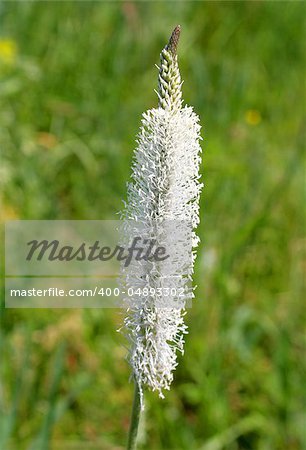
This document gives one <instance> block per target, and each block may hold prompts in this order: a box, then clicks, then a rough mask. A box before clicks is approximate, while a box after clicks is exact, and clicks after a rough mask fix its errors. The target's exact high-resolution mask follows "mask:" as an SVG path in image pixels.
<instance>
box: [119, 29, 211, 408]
mask: <svg viewBox="0 0 306 450" xmlns="http://www.w3.org/2000/svg"><path fill="white" fill-rule="evenodd" d="M179 37H180V26H179V25H178V26H177V27H176V28H175V29H174V31H173V33H172V35H171V37H170V40H169V43H168V44H167V45H166V46H165V47H164V49H163V50H162V52H161V55H160V58H161V60H160V67H159V75H158V92H157V95H158V100H159V104H158V107H157V108H154V109H151V110H149V111H146V112H145V113H144V114H143V117H142V126H141V129H140V132H139V134H138V139H137V144H138V145H137V148H136V150H135V152H134V157H133V164H132V176H131V181H130V182H129V183H128V187H127V202H126V203H125V208H124V211H123V218H124V222H125V223H131V222H133V223H141V224H142V226H143V227H144V228H145V229H146V230H151V231H152V229H153V228H154V225H153V224H154V223H156V222H158V221H174V223H181V221H188V223H190V224H191V226H190V228H189V236H187V237H188V238H190V242H191V245H190V256H191V257H190V259H188V264H182V260H183V259H184V257H185V256H186V245H184V242H183V241H182V240H180V239H177V240H175V242H173V239H172V240H171V236H170V238H169V239H168V248H170V249H171V252H170V253H171V255H172V266H171V269H172V271H171V274H170V275H169V270H168V271H167V270H165V269H163V267H161V264H158V263H154V262H151V263H150V264H148V263H140V262H138V263H137V264H134V265H133V264H131V265H130V266H129V267H125V268H123V269H122V278H121V280H122V284H123V285H124V286H125V288H126V289H128V288H129V287H132V288H133V289H135V290H136V289H138V288H139V289H140V291H138V296H137V298H136V296H135V298H132V299H131V297H129V299H126V300H128V302H129V303H128V307H127V313H126V316H125V320H124V326H123V328H124V332H125V334H126V336H127V338H128V340H129V354H128V360H129V363H130V365H131V367H132V376H133V378H134V380H135V382H136V383H137V384H138V388H139V391H140V395H141V405H142V408H144V402H143V389H144V387H147V388H149V389H151V390H152V391H157V392H158V394H159V396H160V397H161V398H164V390H169V389H170V385H171V383H172V381H173V372H174V370H175V368H176V367H177V364H178V363H177V356H178V352H181V353H183V350H184V348H183V347H184V335H185V334H186V333H187V326H186V325H185V323H184V316H185V313H186V302H187V300H190V299H192V298H193V297H194V294H193V288H192V286H191V287H190V281H191V279H192V274H193V265H194V260H195V257H196V250H195V248H196V247H197V245H198V242H199V239H198V237H197V236H196V233H195V228H196V227H197V225H198V224H199V196H200V191H201V188H202V184H201V183H200V181H199V179H200V174H199V168H200V163H201V156H200V155H201V147H200V140H201V137H200V128H201V127H200V125H199V117H198V116H197V115H196V114H195V113H194V112H193V109H192V108H191V107H190V106H183V100H182V81H181V76H180V72H179V67H178V61H177V46H178V41H179ZM126 233H127V234H130V235H131V226H130V225H129V226H128V225H126ZM135 233H136V232H135ZM151 234H152V233H151ZM170 234H172V233H170ZM168 237H169V236H168ZM185 244H186V243H185ZM187 247H188V246H187ZM185 260H186V258H185ZM168 269H169V267H168ZM174 274H175V276H173V275H174ZM165 286H168V287H169V286H170V287H171V288H175V289H176V290H179V289H183V290H184V293H185V297H184V299H183V301H180V302H179V303H178V306H174V305H173V302H172V303H171V305H170V303H169V305H170V306H168V307H165V306H164V305H163V307H160V300H161V298H160V296H158V295H157V294H156V292H158V288H163V287H165ZM145 288H146V289H147V290H146V289H145ZM139 292H140V293H143V294H142V295H140V298H139ZM160 292H163V291H160ZM146 294H148V295H146ZM134 300H135V301H134ZM139 300H141V301H139ZM164 300H166V299H164ZM167 301H168V300H167Z"/></svg>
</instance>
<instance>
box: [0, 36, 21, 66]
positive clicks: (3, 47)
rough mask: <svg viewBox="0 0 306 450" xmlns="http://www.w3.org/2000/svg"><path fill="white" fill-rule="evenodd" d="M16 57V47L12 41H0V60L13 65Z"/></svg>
mask: <svg viewBox="0 0 306 450" xmlns="http://www.w3.org/2000/svg"><path fill="white" fill-rule="evenodd" d="M16 55H17V45H16V42H15V41H13V40H12V39H0V60H2V61H3V62H4V63H6V64H13V63H14V61H15V59H16Z"/></svg>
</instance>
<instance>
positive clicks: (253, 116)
mask: <svg viewBox="0 0 306 450" xmlns="http://www.w3.org/2000/svg"><path fill="white" fill-rule="evenodd" d="M245 121H246V123H248V124H249V125H258V124H259V123H260V122H261V114H260V112H259V111H257V110H256V109H248V110H247V112H246V113H245Z"/></svg>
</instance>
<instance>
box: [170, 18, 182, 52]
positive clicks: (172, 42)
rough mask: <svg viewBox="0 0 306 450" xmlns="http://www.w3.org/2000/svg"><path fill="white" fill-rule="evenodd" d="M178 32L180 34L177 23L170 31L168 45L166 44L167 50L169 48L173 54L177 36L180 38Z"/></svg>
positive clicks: (177, 39)
mask: <svg viewBox="0 0 306 450" xmlns="http://www.w3.org/2000/svg"><path fill="white" fill-rule="evenodd" d="M180 34H181V26H180V25H177V26H176V27H175V28H174V30H173V31H172V34H171V36H170V39H169V42H168V45H167V50H169V51H170V52H171V53H172V55H173V56H175V55H176V50H177V45H178V42H179V38H180Z"/></svg>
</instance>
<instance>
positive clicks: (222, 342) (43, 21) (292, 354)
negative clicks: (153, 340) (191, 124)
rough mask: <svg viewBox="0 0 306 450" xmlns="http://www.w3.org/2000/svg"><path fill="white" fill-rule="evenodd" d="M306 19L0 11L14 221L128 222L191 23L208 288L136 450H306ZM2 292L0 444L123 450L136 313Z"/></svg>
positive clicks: (253, 8) (10, 7) (187, 5)
mask: <svg viewBox="0 0 306 450" xmlns="http://www.w3.org/2000/svg"><path fill="white" fill-rule="evenodd" d="M305 13H306V7H305V3H304V2H290V1H289V2H275V1H271V2H265V1H263V2H253V1H245V2H230V1H229V2H215V1H213V2H202V1H177V2H172V1H152V2H149V1H139V2H138V1H135V2H133V1H130V2H123V1H122V2H121V1H109V2H107V1H105V2H104V1H97V2H92V1H84V2H83V1H80V2H72V1H71V2H48V1H40V2H38V1H37V2H35V1H34V2H30V1H24V2H9V1H8V2H1V3H0V125H1V126H0V150H1V166H0V188H1V222H2V224H3V223H4V222H5V221H7V220H14V219H55V220H56V219H75V220H87V219H99V220H100V219H102V220H103V219H117V212H118V211H120V210H121V209H122V206H123V203H122V200H123V199H124V198H125V195H126V182H127V181H128V179H129V176H130V165H131V159H132V152H133V149H134V147H135V137H136V134H137V132H138V129H139V125H140V120H141V114H142V112H143V111H145V110H147V109H149V108H151V107H155V106H156V105H157V96H156V94H155V92H154V89H155V88H156V87H157V73H158V72H157V69H156V68H155V66H154V65H155V64H158V63H159V53H160V51H161V49H162V48H163V46H164V45H165V44H166V42H167V40H168V38H169V35H170V33H171V31H172V29H173V28H174V26H175V25H176V24H180V25H181V27H182V34H181V41H180V44H179V49H178V54H179V64H180V70H181V75H182V78H183V79H184V80H185V81H184V84H183V93H184V99H185V102H186V103H187V104H190V105H193V106H194V109H195V111H196V112H197V113H198V114H199V116H200V118H201V124H202V136H203V141H202V147H203V164H202V174H203V177H202V179H203V182H204V184H205V187H204V189H203V193H202V196H201V224H200V226H199V228H198V234H199V236H200V238H201V244H200V247H199V251H198V258H197V261H196V268H195V277H194V283H195V284H196V285H197V289H196V298H195V300H194V302H193V305H192V308H191V309H189V310H188V312H187V315H186V322H187V324H188V327H189V334H188V335H187V336H186V345H185V355H184V356H183V357H180V358H179V366H178V368H177V370H176V372H175V378H174V382H173V385H172V389H171V391H169V392H167V394H166V398H165V399H164V400H162V399H159V398H158V396H157V395H156V394H155V393H150V392H148V393H146V400H147V407H146V411H145V415H144V418H143V424H142V430H141V435H140V444H139V449H148V450H303V449H306V435H305V430H306V425H305V424H306V411H305V404H306V396H305V376H306V347H305V331H306V330H305V323H306V314H305V304H304V299H305V298H306V296H305V267H306V235H305V225H306V223H305V151H304V150H305V55H306V51H305V50H306V48H305V42H306V39H305V38H306V35H305V29H306V27H305V24H306V23H305V22H306V21H305V17H306V15H305ZM1 245H2V244H1ZM2 249H3V245H2ZM3 270H4V269H3ZM2 292H4V290H3V291H2ZM1 298H2V305H3V306H2V308H1V310H0V313H1V316H0V317H1V322H0V357H1V363H0V450H83V449H84V450H120V449H122V450H123V449H124V448H125V443H126V438H127V432H128V428H129V420H130V412H131V405H132V397H133V384H132V383H131V382H129V377H130V368H129V366H128V364H127V362H126V360H125V356H126V349H125V347H124V346H125V344H126V342H125V339H124V337H123V336H122V335H121V334H120V333H118V332H117V330H118V328H119V327H120V325H121V323H122V311H120V310H119V309H84V310H81V309H66V310H65V309H62V310H59V309H50V310H43V309H32V310H31V309H5V308H4V295H2V297H1Z"/></svg>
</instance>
